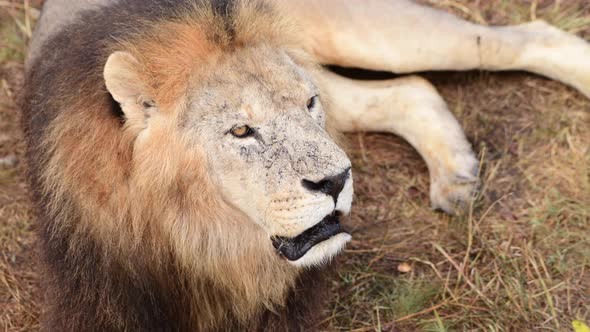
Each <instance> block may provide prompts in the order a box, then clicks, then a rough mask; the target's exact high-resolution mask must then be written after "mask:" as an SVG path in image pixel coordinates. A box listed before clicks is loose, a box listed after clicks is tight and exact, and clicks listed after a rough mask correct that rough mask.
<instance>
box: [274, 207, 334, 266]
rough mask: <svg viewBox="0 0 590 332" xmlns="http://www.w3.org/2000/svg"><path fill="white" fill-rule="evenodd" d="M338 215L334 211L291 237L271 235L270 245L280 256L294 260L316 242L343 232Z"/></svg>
mask: <svg viewBox="0 0 590 332" xmlns="http://www.w3.org/2000/svg"><path fill="white" fill-rule="evenodd" d="M339 217H340V213H339V212H334V213H332V214H330V215H328V216H326V217H325V218H324V219H322V221H320V222H319V223H317V224H316V225H314V226H313V227H310V228H308V229H307V230H305V231H304V232H303V233H301V234H299V235H298V236H296V237H293V238H288V237H282V236H273V237H272V238H271V240H272V245H273V246H274V247H275V249H277V251H278V252H279V254H280V255H281V256H283V257H285V258H287V259H288V260H290V261H296V260H298V259H299V258H301V257H303V255H305V254H306V253H307V252H308V251H309V250H310V249H311V248H313V246H315V245H316V244H318V243H320V242H323V241H326V240H328V239H329V238H331V237H333V236H335V235H337V234H340V233H344V230H343V229H342V227H340V220H339Z"/></svg>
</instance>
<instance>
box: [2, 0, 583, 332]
mask: <svg viewBox="0 0 590 332" xmlns="http://www.w3.org/2000/svg"><path fill="white" fill-rule="evenodd" d="M423 2H427V3H430V4H432V5H434V6H438V7H440V8H443V9H446V10H450V11H454V12H455V13H458V14H459V15H462V16H463V17H465V18H467V19H469V20H472V21H475V22H479V23H484V24H506V23H519V22H524V21H528V20H530V19H532V18H543V19H546V20H548V21H550V22H552V23H554V24H556V25H558V26H560V27H562V28H564V29H568V30H570V31H573V32H577V33H580V34H581V35H583V36H585V37H586V38H589V37H590V3H588V2H587V1H585V0H568V1H563V0H562V1H559V0H539V1H531V0H517V1H516V0H515V1H509V0H485V1H484V0H463V1H458V0H457V1H453V0H423ZM25 7H26V6H24V5H23V2H22V1H0V22H1V24H0V158H3V157H6V156H11V155H14V156H16V159H17V160H22V141H21V133H20V131H19V129H18V111H17V110H16V107H15V103H14V95H15V94H17V93H18V89H19V86H20V84H21V82H22V70H23V67H22V59H23V54H24V50H25V45H26V41H27V38H28V33H29V31H30V30H28V29H29V28H28V26H29V25H28V24H32V21H33V18H34V16H35V11H31V10H29V11H28V12H27V14H25ZM27 17H28V19H27ZM17 22H18V23H17ZM27 22H29V23H27ZM589 39H590V38H589ZM427 76H428V77H429V78H430V79H431V80H432V81H433V82H435V84H436V85H437V87H439V89H440V91H441V93H442V94H443V95H444V97H445V99H446V100H447V101H448V103H449V105H450V107H451V109H452V110H453V111H454V112H455V114H456V115H457V116H458V117H459V119H460V121H461V122H462V124H463V125H464V127H465V130H466V132H467V134H468V136H469V138H470V140H471V141H472V142H473V143H474V146H475V148H476V150H477V151H478V152H479V153H480V156H481V159H482V160H483V165H484V166H483V168H482V170H481V178H482V179H483V181H484V187H483V192H482V194H481V197H480V199H479V200H478V201H477V203H476V204H475V205H474V206H473V208H472V209H471V211H470V213H468V214H466V215H465V216H461V217H453V218H451V217H448V216H444V215H441V214H438V213H434V212H432V211H430V209H429V208H428V206H429V202H428V195H427V193H428V175H427V171H426V167H425V166H424V164H423V162H422V161H421V160H420V158H419V157H418V155H417V154H416V153H415V152H414V150H413V149H412V148H411V147H409V146H408V145H407V144H406V143H404V142H403V141H402V140H400V139H398V138H396V137H392V136H388V135H373V134H371V135H369V134H358V135H351V136H350V140H351V145H352V151H351V153H350V156H351V158H352V159H353V162H354V165H355V169H356V173H355V174H356V177H355V180H356V202H355V208H354V210H353V215H352V216H351V218H350V220H349V221H348V222H347V223H348V227H349V228H351V229H352V231H353V232H354V236H355V239H354V241H353V242H352V245H351V246H349V248H348V250H347V251H346V254H345V255H343V256H342V257H341V258H340V261H341V262H342V264H341V268H340V270H339V273H338V275H337V276H336V277H335V278H334V280H333V282H332V286H331V293H332V296H331V298H332V300H331V302H330V304H329V306H328V307H327V310H326V317H327V319H326V320H325V321H324V322H323V324H322V325H321V329H323V330H331V331H332V330H353V331H490V332H491V331H570V330H571V321H572V320H573V319H579V320H582V321H586V322H588V321H589V320H590V135H589V134H588V133H590V101H588V100H587V99H585V98H583V97H582V95H580V94H579V93H577V92H575V91H573V90H572V89H569V88H567V87H565V86H563V85H561V84H559V83H556V82H552V81H549V80H545V79H543V78H539V77H535V76H532V75H527V74H521V73H503V74H491V73H479V72H476V73H439V74H429V75H427ZM22 174H23V169H22V165H20V164H17V165H15V166H11V167H2V166H0V248H1V249H0V250H1V256H0V329H4V330H6V331H31V330H36V329H37V317H38V313H39V310H40V308H39V307H38V306H37V305H36V303H37V302H36V301H37V300H38V298H39V294H37V292H38V291H39V290H38V281H37V280H38V279H37V278H38V276H37V274H36V271H37V268H36V266H35V261H34V256H35V255H34V250H35V249H34V248H35V247H34V243H35V239H34V237H33V234H32V220H31V214H30V211H29V205H28V202H27V199H26V195H25V190H26V188H25V186H24V184H23V176H22ZM400 270H402V271H404V272H403V273H402V272H400Z"/></svg>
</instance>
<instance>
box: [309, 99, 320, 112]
mask: <svg viewBox="0 0 590 332" xmlns="http://www.w3.org/2000/svg"><path fill="white" fill-rule="evenodd" d="M318 98H319V96H318V95H315V96H313V97H311V98H309V100H308V101H307V110H308V111H313V109H314V108H315V107H316V105H317V104H318Z"/></svg>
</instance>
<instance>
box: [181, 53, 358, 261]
mask: <svg viewBox="0 0 590 332" xmlns="http://www.w3.org/2000/svg"><path fill="white" fill-rule="evenodd" d="M204 83H205V84H203V82H201V85H200V86H201V88H199V89H197V90H196V91H193V93H192V94H191V96H189V102H188V105H189V106H188V111H187V112H185V114H184V115H183V117H184V118H183V120H182V123H183V127H184V128H185V130H188V131H191V135H192V134H194V137H195V139H196V141H197V142H198V144H200V145H202V146H203V147H204V150H205V151H206V153H207V159H208V162H209V169H210V174H211V176H212V178H213V181H214V182H215V183H217V184H218V186H219V187H220V188H221V193H222V195H223V196H224V199H225V200H226V201H227V202H228V203H230V204H231V205H233V206H235V207H236V208H238V209H239V210H241V211H242V212H243V213H245V214H246V215H247V216H248V217H249V218H250V219H251V220H252V221H254V222H255V223H257V224H258V225H260V226H261V227H262V228H263V229H264V230H265V231H266V232H267V233H268V237H269V245H271V243H272V244H273V245H274V247H275V248H276V249H277V251H278V253H280V254H281V255H282V256H284V257H285V258H286V259H288V260H289V261H291V262H293V263H295V264H296V265H309V264H314V263H318V262H321V261H323V260H325V259H328V258H330V257H331V256H333V255H334V254H336V253H337V252H338V251H339V250H340V249H341V248H342V246H343V245H344V244H345V243H346V242H347V241H348V240H349V239H350V235H348V234H346V233H344V231H343V230H342V229H341V228H340V225H339V222H338V216H339V215H340V214H346V213H348V212H349V211H350V206H351V201H352V192H353V190H352V174H351V164H350V160H349V159H348V158H347V156H346V155H345V153H344V152H343V151H342V150H341V149H340V148H339V147H338V146H337V145H336V144H335V143H334V141H333V140H332V139H331V138H330V136H329V135H328V133H327V132H326V130H325V114H324V110H323V108H322V96H321V95H320V93H319V90H318V88H317V87H316V86H315V85H314V83H313V80H312V78H311V76H309V74H308V73H306V72H305V71H304V70H303V69H302V68H301V67H299V66H298V65H297V64H296V63H295V62H294V61H293V60H292V59H291V58H290V57H289V56H288V55H287V54H286V53H284V52H277V51H272V50H271V49H267V48H263V47H260V48H256V49H249V50H244V51H240V53H239V54H236V55H234V56H232V57H231V58H230V59H225V60H223V61H222V63H221V64H220V66H219V68H218V70H217V71H216V72H214V73H212V74H211V75H210V76H209V78H208V79H207V81H206V82H204Z"/></svg>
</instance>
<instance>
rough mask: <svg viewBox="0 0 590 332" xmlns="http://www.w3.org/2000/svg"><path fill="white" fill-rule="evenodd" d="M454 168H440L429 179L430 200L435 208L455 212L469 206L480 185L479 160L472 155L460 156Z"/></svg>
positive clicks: (449, 212) (450, 212)
mask: <svg viewBox="0 0 590 332" xmlns="http://www.w3.org/2000/svg"><path fill="white" fill-rule="evenodd" d="M462 159H463V160H462V163H461V164H460V165H459V167H457V168H456V169H451V170H448V169H447V170H442V171H440V172H439V173H438V174H437V175H433V177H432V178H431V181H430V201H431V206H432V208H433V209H435V210H442V211H444V212H446V213H448V214H457V213H459V212H461V211H465V210H466V209H467V208H469V205H470V203H471V202H472V201H473V200H474V199H475V196H476V195H477V192H478V190H479V187H480V180H479V178H478V176H477V174H478V170H479V162H478V161H477V159H475V157H474V156H472V155H469V156H467V157H464V158H462Z"/></svg>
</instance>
